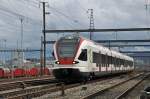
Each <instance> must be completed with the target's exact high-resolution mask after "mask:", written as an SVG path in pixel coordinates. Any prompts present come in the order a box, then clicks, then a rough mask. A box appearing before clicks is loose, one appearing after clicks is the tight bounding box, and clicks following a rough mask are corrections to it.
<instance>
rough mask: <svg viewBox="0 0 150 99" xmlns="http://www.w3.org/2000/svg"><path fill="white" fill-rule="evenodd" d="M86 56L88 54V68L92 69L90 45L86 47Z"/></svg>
mask: <svg viewBox="0 0 150 99" xmlns="http://www.w3.org/2000/svg"><path fill="white" fill-rule="evenodd" d="M87 56H88V60H87V62H88V69H89V70H90V71H93V70H94V68H93V63H92V60H93V57H92V56H93V54H92V48H91V47H90V46H88V48H87Z"/></svg>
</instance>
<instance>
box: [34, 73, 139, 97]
mask: <svg viewBox="0 0 150 99" xmlns="http://www.w3.org/2000/svg"><path fill="white" fill-rule="evenodd" d="M136 76H139V75H136ZM136 76H135V75H134V77H132V79H133V78H135V77H136ZM127 79H129V78H128V77H127V76H126V77H122V75H121V76H119V77H114V78H111V79H110V78H109V79H105V80H99V81H98V80H96V81H92V82H91V83H90V82H89V83H88V84H85V85H81V84H80V85H78V86H76V87H71V88H69V89H67V88H65V95H64V96H61V93H62V92H61V91H56V92H52V93H50V94H49V95H44V96H42V97H40V98H39V97H38V98H37V99H81V98H83V97H85V96H86V95H88V94H90V93H91V92H92V90H97V89H98V87H100V89H105V88H106V87H108V86H111V84H116V83H117V82H123V81H126V80H127ZM130 79H131V78H130ZM64 87H67V86H64ZM35 99H36V98H35ZM100 99H101V98H100Z"/></svg>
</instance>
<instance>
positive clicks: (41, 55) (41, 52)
mask: <svg viewBox="0 0 150 99" xmlns="http://www.w3.org/2000/svg"><path fill="white" fill-rule="evenodd" d="M40 60H41V62H40V65H41V69H40V71H41V76H42V75H43V37H42V36H41V51H40Z"/></svg>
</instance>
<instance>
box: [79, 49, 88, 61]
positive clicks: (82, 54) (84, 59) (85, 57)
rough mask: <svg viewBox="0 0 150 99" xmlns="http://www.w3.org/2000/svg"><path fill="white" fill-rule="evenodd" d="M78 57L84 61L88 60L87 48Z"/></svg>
mask: <svg viewBox="0 0 150 99" xmlns="http://www.w3.org/2000/svg"><path fill="white" fill-rule="evenodd" d="M78 59H79V60H82V61H87V49H83V50H82V52H81V54H80V56H79V58H78Z"/></svg>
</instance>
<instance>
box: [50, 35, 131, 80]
mask: <svg viewBox="0 0 150 99" xmlns="http://www.w3.org/2000/svg"><path fill="white" fill-rule="evenodd" d="M54 56H55V59H56V62H55V64H54V67H53V68H52V70H53V75H54V76H55V77H56V78H57V79H59V80H69V79H70V80H75V79H83V78H84V79H87V78H91V77H93V76H101V75H106V74H113V73H122V72H128V71H132V70H133V69H134V60H133V58H131V57H129V56H127V55H124V54H121V53H119V52H116V51H113V50H110V49H108V48H106V47H104V46H102V45H100V44H98V43H96V42H93V41H91V40H88V39H86V38H83V37H80V36H74V35H71V36H65V37H61V38H60V39H59V40H58V41H56V43H55V44H54Z"/></svg>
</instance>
